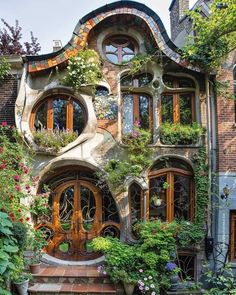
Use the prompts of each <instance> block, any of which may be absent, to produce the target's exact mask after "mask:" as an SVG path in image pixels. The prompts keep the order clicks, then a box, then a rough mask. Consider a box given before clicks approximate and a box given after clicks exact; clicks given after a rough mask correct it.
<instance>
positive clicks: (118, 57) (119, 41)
mask: <svg viewBox="0 0 236 295" xmlns="http://www.w3.org/2000/svg"><path fill="white" fill-rule="evenodd" d="M104 52H105V55H106V57H107V59H108V60H109V61H110V62H112V63H114V64H121V63H126V62H129V61H130V60H131V59H132V58H133V57H134V56H135V54H137V52H138V46H137V43H136V42H135V41H134V40H133V39H132V38H130V37H129V36H124V35H117V36H112V37H109V38H107V39H106V40H105V42H104Z"/></svg>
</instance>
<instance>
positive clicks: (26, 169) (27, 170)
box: [23, 166, 29, 174]
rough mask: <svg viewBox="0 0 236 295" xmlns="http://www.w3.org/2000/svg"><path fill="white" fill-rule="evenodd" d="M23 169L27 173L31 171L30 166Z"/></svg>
mask: <svg viewBox="0 0 236 295" xmlns="http://www.w3.org/2000/svg"><path fill="white" fill-rule="evenodd" d="M23 171H24V173H25V174H28V173H29V168H28V167H26V166H25V167H23Z"/></svg>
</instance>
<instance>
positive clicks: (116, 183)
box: [105, 127, 152, 190]
mask: <svg viewBox="0 0 236 295" xmlns="http://www.w3.org/2000/svg"><path fill="white" fill-rule="evenodd" d="M150 141H151V133H150V132H149V131H147V130H144V129H141V128H139V127H136V128H135V130H134V131H133V132H132V133H129V134H126V135H125V136H124V137H123V143H124V144H126V145H127V158H126V159H125V160H114V159H112V160H110V161H109V162H108V164H107V165H106V167H105V171H106V172H107V173H108V182H109V184H110V186H111V187H112V188H113V189H114V190H115V189H118V188H119V187H121V186H122V185H123V183H124V180H125V178H126V177H127V176H140V173H141V172H142V171H143V169H144V168H145V167H148V166H149V165H150V164H151V161H150V157H151V154H152V149H151V148H150V147H148V144H149V143H150Z"/></svg>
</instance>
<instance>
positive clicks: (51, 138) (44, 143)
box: [32, 129, 78, 152]
mask: <svg viewBox="0 0 236 295" xmlns="http://www.w3.org/2000/svg"><path fill="white" fill-rule="evenodd" d="M32 133H33V137H34V141H35V143H36V144H37V145H38V146H39V148H40V149H43V150H48V151H51V152H58V151H59V150H60V149H61V148H63V147H65V146H67V145H68V144H69V143H71V142H73V141H74V140H76V139H77V137H78V133H77V132H72V131H69V130H53V131H52V130H47V129H42V130H38V131H33V132H32Z"/></svg>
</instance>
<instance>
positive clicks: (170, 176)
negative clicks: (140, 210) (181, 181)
mask: <svg viewBox="0 0 236 295" xmlns="http://www.w3.org/2000/svg"><path fill="white" fill-rule="evenodd" d="M164 175H166V179H167V183H168V184H170V185H169V187H168V188H167V189H166V191H167V192H166V194H167V195H166V221H168V222H171V221H173V220H174V189H173V184H174V176H175V175H182V176H185V177H189V178H190V204H189V220H190V221H193V219H194V180H193V174H192V173H191V172H190V171H185V170H182V169H178V168H168V169H160V170H158V171H151V172H150V173H149V177H148V178H149V190H148V191H147V207H146V210H147V212H146V215H147V218H148V219H149V215H150V212H149V207H150V179H152V178H157V177H160V176H164Z"/></svg>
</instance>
